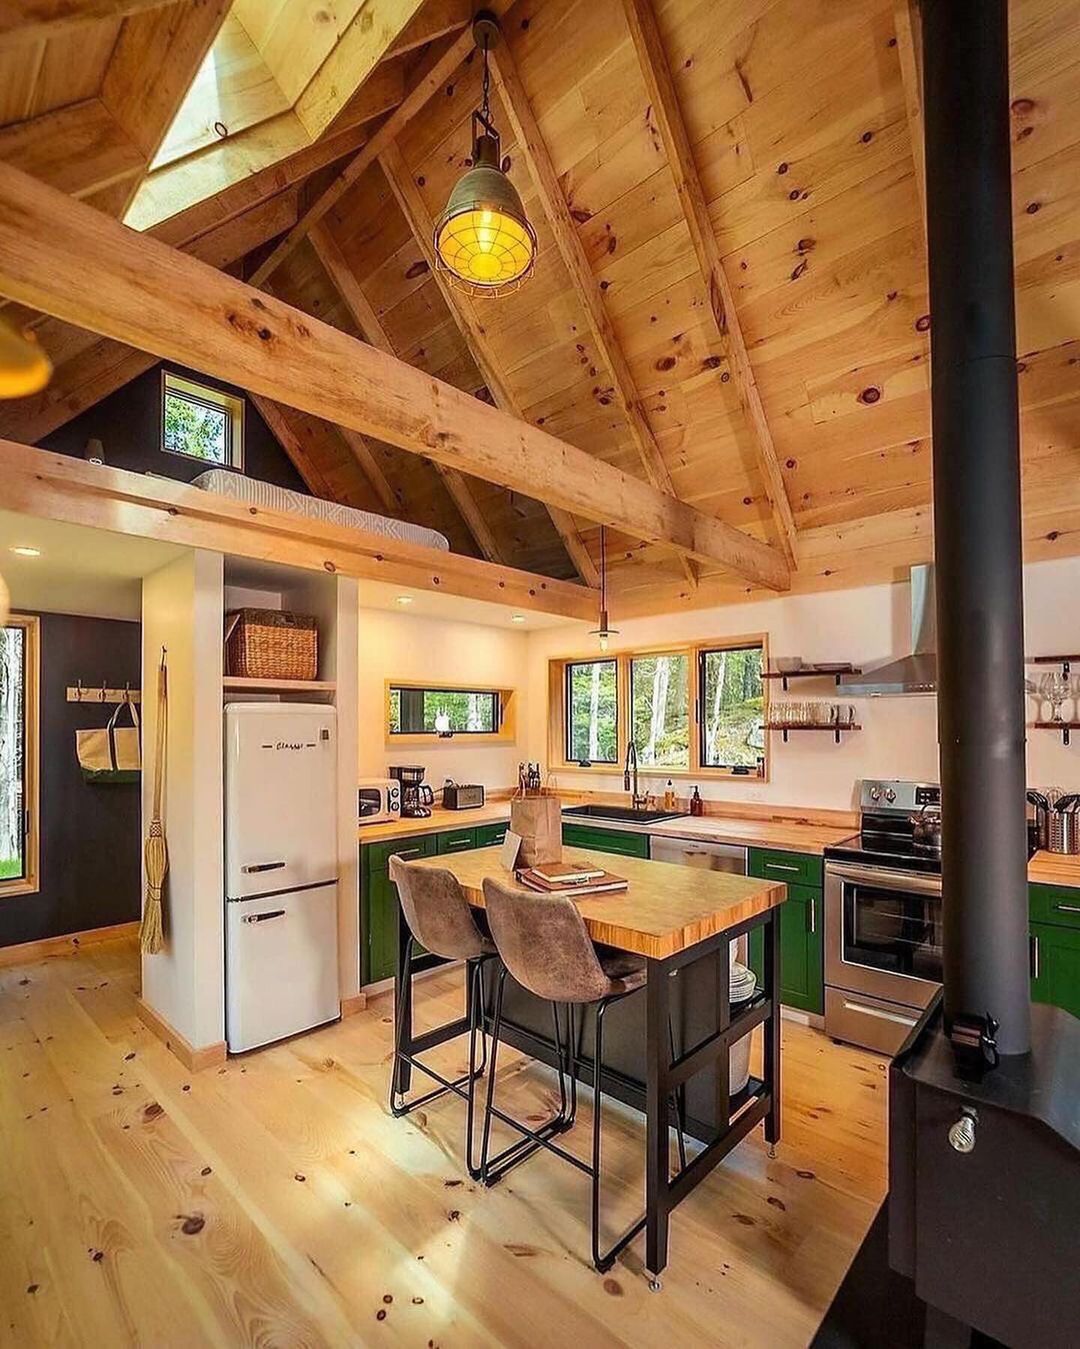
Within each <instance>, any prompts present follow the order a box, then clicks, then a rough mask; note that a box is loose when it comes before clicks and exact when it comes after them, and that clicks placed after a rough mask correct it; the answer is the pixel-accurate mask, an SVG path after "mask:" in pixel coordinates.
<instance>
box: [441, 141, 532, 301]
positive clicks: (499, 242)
mask: <svg viewBox="0 0 1080 1349" xmlns="http://www.w3.org/2000/svg"><path fill="white" fill-rule="evenodd" d="M435 253H436V256H437V258H438V262H439V266H440V268H441V269H442V270H444V271H445V272H447V273H449V275H450V279H451V281H452V282H453V284H455V285H456V286H458V287H459V288H461V289H463V290H468V291H470V292H472V293H474V294H487V295H497V294H501V293H504V292H505V291H507V290H512V289H516V287H517V286H519V285H521V284H522V282H524V281H525V280H526V279H527V278H528V275H529V273H530V272H531V270H532V265H533V260H534V259H535V257H536V235H535V234H534V233H533V230H532V226H531V225H530V224H529V221H528V218H527V217H526V215H525V208H524V207H523V206H522V204H521V198H520V197H519V196H518V194H517V189H516V188H515V187H514V185H513V183H512V182H511V181H510V179H509V178H507V176H506V174H505V173H503V171H502V169H501V168H499V167H498V165H497V164H490V163H479V164H477V166H476V167H475V168H472V169H470V170H469V171H468V172H467V173H466V174H465V175H464V176H463V177H462V178H461V180H460V182H459V183H458V185H457V186H456V187H455V188H454V191H453V192H452V193H451V196H450V201H449V202H448V203H447V207H446V210H445V211H444V212H443V214H442V216H441V217H440V218H439V222H438V224H437V225H436V227H435Z"/></svg>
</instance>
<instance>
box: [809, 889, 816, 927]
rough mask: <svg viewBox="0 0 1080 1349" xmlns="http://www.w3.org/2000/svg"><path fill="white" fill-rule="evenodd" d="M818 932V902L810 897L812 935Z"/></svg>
mask: <svg viewBox="0 0 1080 1349" xmlns="http://www.w3.org/2000/svg"><path fill="white" fill-rule="evenodd" d="M816 932H817V900H816V899H815V898H814V896H813V895H811V896H810V935H811V936H813V935H814V933H816Z"/></svg>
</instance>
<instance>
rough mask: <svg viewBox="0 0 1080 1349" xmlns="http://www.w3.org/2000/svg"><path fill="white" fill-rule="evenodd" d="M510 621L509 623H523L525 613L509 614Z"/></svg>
mask: <svg viewBox="0 0 1080 1349" xmlns="http://www.w3.org/2000/svg"><path fill="white" fill-rule="evenodd" d="M510 622H511V623H524V622H525V615H524V614H511V615H510Z"/></svg>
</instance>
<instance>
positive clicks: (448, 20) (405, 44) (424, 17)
mask: <svg viewBox="0 0 1080 1349" xmlns="http://www.w3.org/2000/svg"><path fill="white" fill-rule="evenodd" d="M475 8H476V6H475V5H474V4H473V0H425V3H424V4H423V5H422V6H421V8H420V12H419V13H418V14H415V15H414V16H413V17H412V19H410V20H409V22H408V23H407V24H406V25H405V27H404V28H403V29H402V30H401V32H400V33H399V34H398V35H397V37H396V38H395V39H394V41H393V43H392V45H391V47H390V51H389V55H391V56H399V55H400V54H401V53H402V52H409V51H414V50H415V49H416V48H417V47H426V46H427V44H428V43H429V42H434V41H435V39H436V38H440V37H445V36H446V34H447V33H456V32H457V31H458V29H459V28H464V27H465V25H466V24H467V23H469V22H470V21H471V20H472V16H473V10H474V9H475Z"/></svg>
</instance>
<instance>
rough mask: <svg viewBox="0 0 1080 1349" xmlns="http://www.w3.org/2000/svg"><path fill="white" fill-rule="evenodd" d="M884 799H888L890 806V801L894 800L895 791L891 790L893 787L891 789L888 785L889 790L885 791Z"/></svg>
mask: <svg viewBox="0 0 1080 1349" xmlns="http://www.w3.org/2000/svg"><path fill="white" fill-rule="evenodd" d="M885 800H886V801H888V803H889V805H890V806H891V805H892V803H893V802H894V801H895V800H896V793H895V792H894V791H893V789H892V788H891V787H890V788H889V790H888V791H887V792H886V793H885Z"/></svg>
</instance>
